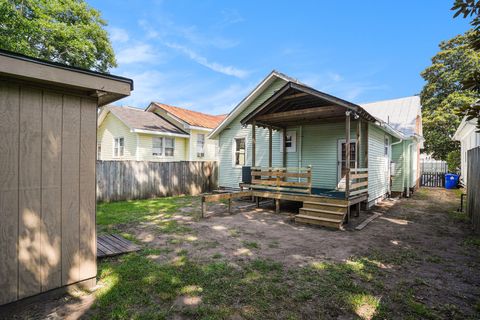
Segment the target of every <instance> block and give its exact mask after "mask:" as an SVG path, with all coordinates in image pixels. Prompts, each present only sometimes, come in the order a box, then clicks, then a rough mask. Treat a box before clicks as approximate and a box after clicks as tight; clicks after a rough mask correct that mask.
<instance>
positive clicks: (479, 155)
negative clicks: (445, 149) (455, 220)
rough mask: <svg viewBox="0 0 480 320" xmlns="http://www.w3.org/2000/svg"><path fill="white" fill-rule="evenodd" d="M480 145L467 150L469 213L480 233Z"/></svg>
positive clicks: (474, 227) (477, 231)
mask: <svg viewBox="0 0 480 320" xmlns="http://www.w3.org/2000/svg"><path fill="white" fill-rule="evenodd" d="M479 186H480V147H477V148H474V149H471V150H468V152H467V215H468V216H469V217H470V220H471V222H472V225H473V229H474V230H475V232H476V233H480V188H479Z"/></svg>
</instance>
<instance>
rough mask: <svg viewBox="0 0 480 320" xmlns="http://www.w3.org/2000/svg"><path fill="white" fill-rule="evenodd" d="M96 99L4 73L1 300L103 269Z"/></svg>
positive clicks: (0, 105)
mask: <svg viewBox="0 0 480 320" xmlns="http://www.w3.org/2000/svg"><path fill="white" fill-rule="evenodd" d="M96 107H97V102H96V101H95V100H92V99H91V98H82V97H78V96H71V95H68V94H60V93H52V92H50V91H49V90H47V89H41V88H31V87H29V86H27V85H25V86H23V85H12V84H9V83H8V82H6V81H3V80H2V81H0V134H1V136H2V139H0V153H1V154H2V157H1V158H0V159H1V160H0V221H1V223H0V257H1V259H0V288H1V289H2V290H0V305H1V304H5V303H8V302H12V301H15V300H17V299H21V298H25V297H28V296H32V295H35V294H38V293H41V292H45V291H47V290H50V289H54V288H57V287H60V286H62V285H66V284H71V283H74V282H77V281H82V280H86V279H90V278H94V277H95V276H96V258H95V255H96V252H95V245H94V241H95V237H96V234H95V189H94V188H95V186H94V184H95V167H94V166H95V141H96V137H95V136H96V134H95V133H96V117H97V108H96Z"/></svg>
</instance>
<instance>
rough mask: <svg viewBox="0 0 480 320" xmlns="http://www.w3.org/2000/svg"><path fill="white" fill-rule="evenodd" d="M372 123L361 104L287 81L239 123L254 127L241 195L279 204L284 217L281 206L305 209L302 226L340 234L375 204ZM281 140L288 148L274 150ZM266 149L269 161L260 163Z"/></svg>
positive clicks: (300, 217)
mask: <svg viewBox="0 0 480 320" xmlns="http://www.w3.org/2000/svg"><path fill="white" fill-rule="evenodd" d="M371 121H375V119H374V118H373V117H372V116H371V115H370V114H368V113H367V112H366V111H364V110H363V109H362V108H361V107H359V106H357V105H355V104H352V103H350V102H348V101H345V100H342V99H339V98H336V97H334V96H331V95H328V94H325V93H322V92H320V91H317V90H315V89H312V88H310V87H307V86H305V85H302V84H299V83H295V82H288V83H287V84H285V85H284V86H283V87H282V88H281V89H279V90H278V91H277V92H276V93H274V94H273V95H272V96H271V97H270V98H268V99H267V100H266V101H264V102H263V103H262V104H261V105H259V106H258V107H257V108H255V109H254V110H253V111H251V112H250V113H249V114H248V115H246V116H245V117H244V118H243V119H241V121H240V122H241V124H242V125H243V126H245V127H249V128H251V133H250V139H248V141H245V143H246V144H247V146H245V150H250V153H251V156H250V157H251V166H248V167H244V168H243V178H242V182H241V183H240V188H241V189H242V190H243V192H247V191H249V192H251V195H252V196H253V197H256V198H257V203H258V198H271V199H274V200H275V202H276V208H277V211H279V201H280V200H290V201H300V202H302V203H303V206H302V208H301V209H300V211H299V214H298V215H296V216H295V221H298V222H305V223H312V224H319V225H325V226H329V227H332V226H335V227H340V226H341V225H342V223H343V222H344V221H348V219H349V216H350V210H351V207H352V206H355V209H356V210H355V212H356V213H359V211H360V203H362V202H365V201H367V200H368V178H369V177H368V124H369V122H371ZM259 128H262V130H259ZM265 130H267V131H268V138H267V139H266V141H267V143H265V139H261V141H260V142H258V141H257V134H258V132H259V131H261V132H262V133H264V132H265ZM279 134H280V136H281V139H280V141H281V142H280V143H279V144H275V143H274V135H277V136H278V135H279ZM265 149H268V152H267V159H265V158H264V157H263V158H262V159H260V161H258V160H257V154H259V153H262V154H265ZM279 155H280V156H279ZM274 159H275V160H274ZM278 159H281V163H279V161H278ZM265 160H266V161H265ZM274 161H275V164H274ZM259 162H260V163H259ZM265 164H266V165H265ZM223 196H224V198H225V199H230V197H229V196H226V195H223ZM207 202H208V201H207Z"/></svg>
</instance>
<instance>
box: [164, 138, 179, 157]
mask: <svg viewBox="0 0 480 320" xmlns="http://www.w3.org/2000/svg"><path fill="white" fill-rule="evenodd" d="M165 139H172V141H173V148H172V149H173V154H172V155H167V152H166V149H167V144H166V143H165ZM162 140H163V143H162V146H163V156H164V157H167V158H174V157H175V145H176V141H175V138H174V137H163V138H162Z"/></svg>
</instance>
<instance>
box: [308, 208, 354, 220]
mask: <svg viewBox="0 0 480 320" xmlns="http://www.w3.org/2000/svg"><path fill="white" fill-rule="evenodd" d="M299 213H300V214H301V215H305V216H311V217H317V218H327V219H343V217H344V216H345V214H346V213H347V212H346V210H345V211H343V212H338V211H331V210H324V209H311V208H305V207H304V208H300V210H299Z"/></svg>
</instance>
